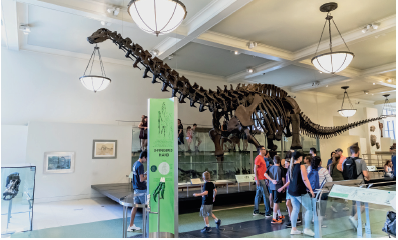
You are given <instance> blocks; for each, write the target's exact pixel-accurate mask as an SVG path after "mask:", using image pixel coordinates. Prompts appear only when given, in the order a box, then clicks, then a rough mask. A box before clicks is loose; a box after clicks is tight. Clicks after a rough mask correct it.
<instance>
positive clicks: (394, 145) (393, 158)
mask: <svg viewBox="0 0 398 240" xmlns="http://www.w3.org/2000/svg"><path fill="white" fill-rule="evenodd" d="M390 152H392V154H393V155H392V157H391V162H392V172H393V175H394V176H393V178H396V177H397V173H396V172H397V162H396V161H397V160H396V155H395V154H396V153H395V152H396V144H395V143H394V144H393V145H392V146H391V147H390Z"/></svg>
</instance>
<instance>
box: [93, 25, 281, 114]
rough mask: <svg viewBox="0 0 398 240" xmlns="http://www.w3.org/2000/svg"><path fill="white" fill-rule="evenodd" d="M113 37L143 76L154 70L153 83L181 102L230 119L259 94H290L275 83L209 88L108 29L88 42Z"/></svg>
mask: <svg viewBox="0 0 398 240" xmlns="http://www.w3.org/2000/svg"><path fill="white" fill-rule="evenodd" d="M107 39H110V40H111V41H112V42H113V43H114V44H115V45H117V46H118V47H119V49H121V50H123V51H124V52H125V57H126V58H129V59H131V60H133V61H134V64H133V67H135V68H139V66H138V65H139V64H140V65H141V66H143V68H144V74H143V78H150V76H148V73H149V72H150V73H152V83H157V82H158V81H157V80H160V82H161V83H162V88H161V90H162V91H163V92H169V89H171V91H172V94H171V96H172V97H177V94H179V96H178V99H179V102H180V103H184V102H185V100H189V102H190V106H191V107H196V105H195V104H197V103H198V104H199V111H200V112H203V111H205V110H206V108H205V107H207V108H208V109H209V111H211V112H213V111H215V110H216V111H219V112H221V114H224V115H225V116H226V117H227V118H228V113H229V114H230V116H232V112H233V111H235V110H236V108H237V107H238V106H239V105H241V104H243V105H246V106H247V105H250V104H251V103H250V101H251V98H252V97H253V96H254V95H255V94H260V95H266V96H269V97H281V98H283V97H286V96H287V93H286V92H285V91H284V90H283V89H280V88H278V87H276V86H275V85H271V84H249V85H245V84H243V85H240V84H238V86H237V87H236V88H235V89H234V88H233V87H232V84H231V85H230V89H227V86H226V85H224V89H221V88H219V87H217V90H216V91H212V90H210V89H209V90H206V89H203V88H202V87H200V86H199V85H198V84H196V83H194V84H193V85H192V84H191V83H190V82H189V80H188V79H186V78H185V77H184V76H182V77H180V75H179V73H178V72H177V71H175V70H173V69H171V68H170V67H169V66H168V65H167V64H166V63H163V61H162V60H161V59H159V58H157V57H153V58H152V55H151V54H150V53H149V52H148V51H147V50H144V49H143V48H142V47H141V46H140V45H138V44H134V43H133V42H132V41H131V39H130V38H123V37H122V36H121V35H120V34H118V33H117V32H111V31H110V30H108V29H106V28H101V29H98V30H97V31H96V32H95V33H93V34H92V35H91V36H90V37H88V41H89V43H91V44H94V43H99V42H103V41H105V40H107Z"/></svg>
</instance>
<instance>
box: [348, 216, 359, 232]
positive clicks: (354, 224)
mask: <svg viewBox="0 0 398 240" xmlns="http://www.w3.org/2000/svg"><path fill="white" fill-rule="evenodd" d="M348 220H349V221H350V223H351V225H352V227H353V228H354V230H356V229H357V228H358V220H356V219H355V218H354V217H353V216H351V217H349V218H348Z"/></svg>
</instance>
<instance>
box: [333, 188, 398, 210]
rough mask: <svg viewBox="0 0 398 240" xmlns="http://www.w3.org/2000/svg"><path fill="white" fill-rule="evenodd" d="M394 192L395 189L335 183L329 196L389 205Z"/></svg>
mask: <svg viewBox="0 0 398 240" xmlns="http://www.w3.org/2000/svg"><path fill="white" fill-rule="evenodd" d="M395 194H396V192H395V191H385V190H376V189H369V188H358V187H347V186H342V185H337V184H335V185H334V186H333V188H332V190H331V191H330V193H329V197H334V198H342V199H347V200H352V201H360V202H367V203H374V204H380V205H387V206H390V205H391V201H392V200H393V199H394V197H395Z"/></svg>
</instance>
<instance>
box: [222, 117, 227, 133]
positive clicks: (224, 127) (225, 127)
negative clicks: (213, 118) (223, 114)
mask: <svg viewBox="0 0 398 240" xmlns="http://www.w3.org/2000/svg"><path fill="white" fill-rule="evenodd" d="M227 128H228V124H227V121H226V120H224V121H223V123H222V126H221V131H223V132H226V131H227Z"/></svg>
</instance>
